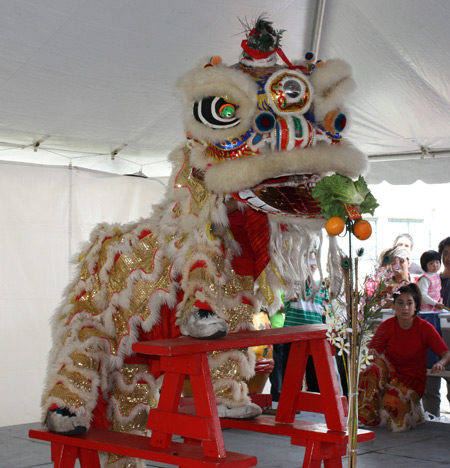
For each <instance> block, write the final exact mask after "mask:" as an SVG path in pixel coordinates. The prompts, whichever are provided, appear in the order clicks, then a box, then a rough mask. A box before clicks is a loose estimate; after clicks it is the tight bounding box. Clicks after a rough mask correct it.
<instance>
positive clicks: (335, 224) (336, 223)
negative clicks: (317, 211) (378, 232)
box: [325, 216, 372, 240]
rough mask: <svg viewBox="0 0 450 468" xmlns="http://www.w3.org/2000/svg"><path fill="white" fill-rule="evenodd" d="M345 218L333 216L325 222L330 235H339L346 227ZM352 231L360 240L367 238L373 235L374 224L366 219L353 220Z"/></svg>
mask: <svg viewBox="0 0 450 468" xmlns="http://www.w3.org/2000/svg"><path fill="white" fill-rule="evenodd" d="M345 224H346V223H345V220H344V219H343V218H341V217H340V216H332V217H331V218H330V219H329V220H328V221H327V222H326V224H325V229H326V231H327V232H328V234H329V235H330V236H338V235H339V234H340V233H341V232H342V231H343V230H344V228H345ZM350 226H351V231H352V232H353V234H354V235H355V236H356V237H357V238H358V239H359V240H366V239H368V238H369V237H370V236H371V235H372V226H371V225H370V223H369V221H366V220H365V219H357V220H355V221H351V224H350Z"/></svg>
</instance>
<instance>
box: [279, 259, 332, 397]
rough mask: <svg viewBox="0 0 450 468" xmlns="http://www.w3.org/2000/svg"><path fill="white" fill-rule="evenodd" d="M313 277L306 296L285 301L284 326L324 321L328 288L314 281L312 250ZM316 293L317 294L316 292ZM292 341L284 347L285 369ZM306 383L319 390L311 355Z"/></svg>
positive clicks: (308, 284)
mask: <svg viewBox="0 0 450 468" xmlns="http://www.w3.org/2000/svg"><path fill="white" fill-rule="evenodd" d="M309 265H310V268H311V277H310V279H309V281H308V282H307V284H306V294H307V297H306V298H301V297H300V298H292V299H291V300H289V301H286V302H285V303H284V313H285V319H284V326H285V327H293V326H296V325H311V324H313V323H324V312H325V307H326V306H327V304H328V302H329V297H328V290H327V288H326V287H325V285H324V284H321V285H318V284H316V283H315V282H314V279H313V275H314V272H315V271H316V269H317V263H316V255H315V253H314V252H311V254H310V257H309ZM314 293H315V294H314ZM290 349H291V343H285V344H284V347H283V370H285V369H286V365H287V361H288V358H289V351H290ZM305 374H306V385H307V389H308V391H310V392H318V391H319V385H318V383H317V377H316V372H315V369H314V363H313V360H312V358H311V356H309V358H308V363H307V365H306V373H305Z"/></svg>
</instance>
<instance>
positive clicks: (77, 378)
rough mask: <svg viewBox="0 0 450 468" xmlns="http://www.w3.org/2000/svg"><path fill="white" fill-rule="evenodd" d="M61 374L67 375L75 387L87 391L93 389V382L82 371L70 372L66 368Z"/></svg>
mask: <svg viewBox="0 0 450 468" xmlns="http://www.w3.org/2000/svg"><path fill="white" fill-rule="evenodd" d="M60 374H61V375H64V376H66V377H67V378H68V379H69V380H70V381H71V382H72V383H73V384H74V385H75V387H77V388H81V389H82V390H86V391H87V392H90V391H91V390H92V382H91V381H90V380H89V379H88V378H86V377H85V376H84V375H82V374H80V372H70V371H69V370H67V369H65V368H64V369H62V370H61V372H60Z"/></svg>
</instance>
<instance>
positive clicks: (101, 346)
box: [43, 150, 269, 466]
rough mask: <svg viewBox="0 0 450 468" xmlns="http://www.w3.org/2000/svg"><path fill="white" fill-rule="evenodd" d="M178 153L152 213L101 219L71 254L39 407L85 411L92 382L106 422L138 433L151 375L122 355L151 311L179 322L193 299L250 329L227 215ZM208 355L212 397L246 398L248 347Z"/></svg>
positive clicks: (152, 317)
mask: <svg viewBox="0 0 450 468" xmlns="http://www.w3.org/2000/svg"><path fill="white" fill-rule="evenodd" d="M181 155H182V157H180V163H179V166H178V170H177V171H175V176H174V177H173V179H172V181H171V188H170V189H169V190H168V193H167V195H166V199H165V200H164V201H163V202H162V203H161V204H160V205H157V206H156V207H155V208H154V215H153V217H151V218H149V219H146V220H142V221H139V222H138V223H135V224H132V225H127V226H109V225H101V226H100V227H99V228H97V230H96V231H95V232H94V234H93V235H92V237H91V243H90V245H89V246H88V248H86V249H85V250H84V251H83V252H82V254H81V255H80V256H79V259H78V277H77V279H76V280H75V281H74V283H73V284H72V285H71V286H70V288H69V290H68V293H67V296H66V298H65V301H64V302H63V304H62V306H61V307H60V308H59V310H58V311H57V313H56V315H55V318H54V330H53V334H54V347H53V349H52V352H51V356H52V357H51V362H50V367H49V369H50V371H49V378H48V382H47V388H46V390H45V392H44V396H43V410H44V414H45V413H46V411H47V409H48V408H50V407H51V406H52V405H57V406H59V407H65V408H68V409H69V410H71V411H72V412H73V413H75V414H77V415H78V416H82V417H85V418H86V419H88V420H89V419H90V418H91V415H92V412H93V411H94V408H95V407H96V404H97V398H98V394H99V391H100V393H101V394H102V395H103V397H104V399H105V400H106V401H107V402H108V405H109V406H108V410H107V416H108V419H109V420H110V422H111V427H112V429H114V430H118V431H125V432H130V431H131V432H138V433H139V432H140V433H142V432H143V431H144V432H145V423H146V418H147V413H148V410H149V408H151V407H155V405H156V404H157V398H158V384H157V382H156V380H155V378H154V376H153V375H151V374H150V373H149V372H148V371H147V368H146V366H145V365H144V366H142V365H131V364H127V362H126V358H127V357H128V356H130V355H131V354H132V349H131V346H132V344H133V343H134V342H135V341H137V340H139V336H140V334H141V332H142V331H144V332H150V331H151V330H152V327H153V326H154V325H155V324H157V323H159V322H160V321H161V320H162V321H164V320H168V317H165V316H162V315H161V310H167V309H170V310H172V311H174V312H175V311H176V317H177V323H178V325H180V324H181V323H183V321H184V320H187V319H188V318H189V316H190V314H192V312H193V311H194V310H195V306H194V304H195V302H196V301H201V302H206V303H208V304H209V305H210V307H211V309H212V310H213V311H214V312H215V313H216V314H217V315H219V316H221V317H223V318H224V319H225V320H227V322H228V325H229V329H230V331H231V332H233V331H237V330H239V329H245V328H252V326H253V325H252V321H253V313H254V311H255V308H256V307H257V305H256V301H255V297H254V278H253V277H252V276H247V277H244V276H240V275H238V274H237V273H236V272H235V271H234V270H233V268H232V259H233V256H235V255H237V254H238V245H237V243H236V241H235V240H234V239H233V236H232V234H231V231H230V230H229V229H228V224H227V223H228V218H227V217H225V218H220V217H219V216H218V215H217V213H218V212H220V209H219V208H220V205H221V204H223V197H221V196H219V195H217V194H214V193H212V192H210V191H209V190H207V188H206V187H205V185H204V183H203V180H202V178H201V173H200V175H199V173H198V171H195V170H194V169H193V168H192V167H191V166H190V165H189V164H188V162H187V157H188V150H185V151H184V153H181V154H180V156H181ZM222 212H223V210H222ZM217 226H219V229H217ZM267 288H268V287H267ZM180 291H182V293H183V294H180ZM268 294H269V293H268ZM180 298H181V300H180ZM163 306H166V307H165V308H164V307H163ZM210 364H211V371H212V377H213V384H214V388H215V391H216V396H217V400H218V401H219V402H221V403H225V404H227V405H228V406H238V405H242V404H245V403H248V402H249V398H248V396H247V387H246V384H245V380H246V379H248V378H250V377H252V375H253V373H254V356H253V355H252V352H251V351H250V352H249V351H248V350H247V349H242V350H233V351H227V352H220V353H212V354H211V356H210ZM113 458H114V457H113ZM113 458H111V459H110V462H111V463H117V460H114V459H113ZM114 466H115V465H114ZM117 466H120V465H117Z"/></svg>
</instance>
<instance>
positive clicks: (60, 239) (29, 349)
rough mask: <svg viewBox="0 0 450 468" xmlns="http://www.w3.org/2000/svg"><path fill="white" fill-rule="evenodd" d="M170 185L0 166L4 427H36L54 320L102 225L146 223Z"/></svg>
mask: <svg viewBox="0 0 450 468" xmlns="http://www.w3.org/2000/svg"><path fill="white" fill-rule="evenodd" d="M166 182H167V179H166V178H164V179H162V180H159V179H143V178H139V177H127V176H118V175H111V174H105V173H99V172H93V171H87V170H80V169H76V168H74V169H69V168H67V167H63V168H61V167H48V166H47V167H41V166H35V165H23V164H13V163H0V220H1V228H0V242H1V244H0V245H1V248H0V298H1V299H0V369H1V374H0V375H1V378H0V391H1V399H0V427H1V426H10V425H15V424H23V423H29V422H34V421H38V420H39V419H40V410H39V405H40V395H41V390H42V387H43V379H44V376H45V372H46V361H47V354H48V351H49V349H50V326H49V319H50V317H51V315H52V314H53V312H54V310H55V308H56V307H57V305H58V303H59V302H60V300H61V294H62V291H63V290H64V288H65V287H66V285H67V283H68V281H69V279H70V277H71V274H72V273H71V266H70V261H69V260H70V259H71V258H72V257H73V255H74V254H75V253H76V252H77V251H78V250H79V246H80V243H81V242H84V241H86V240H87V239H88V237H89V233H90V231H91V230H92V228H93V227H94V226H95V225H96V224H98V223H99V222H104V221H106V222H124V223H125V222H129V221H132V220H135V219H138V218H141V217H146V216H148V215H149V214H150V212H151V205H152V204H154V203H157V202H158V201H159V200H160V199H161V198H162V195H163V193H164V190H165V183H166Z"/></svg>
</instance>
